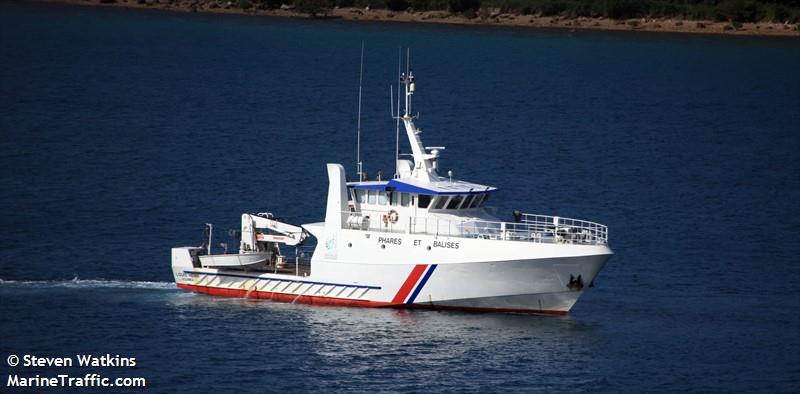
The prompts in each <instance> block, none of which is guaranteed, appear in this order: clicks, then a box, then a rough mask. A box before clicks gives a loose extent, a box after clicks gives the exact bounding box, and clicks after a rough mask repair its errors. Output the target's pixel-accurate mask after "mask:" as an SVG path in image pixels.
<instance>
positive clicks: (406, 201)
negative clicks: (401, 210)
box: [400, 193, 411, 207]
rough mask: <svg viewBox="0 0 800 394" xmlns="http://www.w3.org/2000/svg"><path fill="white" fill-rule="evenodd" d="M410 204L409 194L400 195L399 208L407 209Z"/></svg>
mask: <svg viewBox="0 0 800 394" xmlns="http://www.w3.org/2000/svg"><path fill="white" fill-rule="evenodd" d="M410 204H411V195H410V194H409V193H400V206H401V207H407V206H409V205H410Z"/></svg>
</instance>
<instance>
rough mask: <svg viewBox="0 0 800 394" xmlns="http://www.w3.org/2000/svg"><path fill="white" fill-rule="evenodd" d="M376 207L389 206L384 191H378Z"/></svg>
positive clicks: (387, 197)
mask: <svg viewBox="0 0 800 394" xmlns="http://www.w3.org/2000/svg"><path fill="white" fill-rule="evenodd" d="M378 205H389V195H388V194H387V193H386V192H385V191H381V190H379V191H378Z"/></svg>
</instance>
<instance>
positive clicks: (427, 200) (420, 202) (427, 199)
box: [417, 194, 433, 209]
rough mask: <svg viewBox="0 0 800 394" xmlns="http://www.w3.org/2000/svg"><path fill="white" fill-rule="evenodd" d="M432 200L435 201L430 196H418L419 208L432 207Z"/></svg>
mask: <svg viewBox="0 0 800 394" xmlns="http://www.w3.org/2000/svg"><path fill="white" fill-rule="evenodd" d="M423 196H425V198H424V201H425V205H424V206H423V205H422V204H423ZM431 200H433V196H432V195H430V194H417V208H422V209H426V208H428V207H429V206H430V205H431Z"/></svg>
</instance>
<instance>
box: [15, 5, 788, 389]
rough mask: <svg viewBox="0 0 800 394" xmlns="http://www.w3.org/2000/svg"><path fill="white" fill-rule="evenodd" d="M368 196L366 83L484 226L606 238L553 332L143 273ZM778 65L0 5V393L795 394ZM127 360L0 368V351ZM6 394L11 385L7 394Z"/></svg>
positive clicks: (312, 24)
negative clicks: (233, 237) (490, 191)
mask: <svg viewBox="0 0 800 394" xmlns="http://www.w3.org/2000/svg"><path fill="white" fill-rule="evenodd" d="M362 40H363V41H364V42H365V46H366V59H365V74H364V97H365V101H364V117H363V125H364V127H363V128H364V137H363V140H362V144H363V146H364V150H363V152H362V154H363V156H364V161H365V169H366V171H367V172H369V173H370V174H371V175H373V176H374V175H375V174H376V173H377V171H379V170H380V171H382V174H384V175H390V174H391V173H392V172H393V166H392V159H393V148H394V125H393V123H392V121H391V119H389V110H390V109H389V99H388V96H389V85H391V84H393V83H394V82H395V77H396V70H397V52H398V48H399V47H400V46H411V47H412V51H413V52H412V64H413V69H414V72H415V74H416V75H417V78H418V94H416V95H415V96H414V106H415V111H417V110H418V111H420V112H421V118H420V120H419V122H418V123H419V125H420V126H421V127H422V128H423V129H424V130H425V131H424V134H423V138H424V141H425V142H426V143H427V144H428V145H446V146H447V149H446V150H445V151H444V152H443V159H442V167H443V169H452V170H453V171H454V175H455V177H457V178H461V179H466V180H470V181H474V182H480V183H487V184H491V185H494V186H497V187H499V188H500V189H501V191H500V192H499V193H498V194H497V195H496V196H495V199H494V200H493V203H494V204H495V205H496V206H497V207H498V208H499V212H500V213H501V214H502V215H505V216H507V217H508V218H510V212H511V211H512V210H513V209H522V210H524V211H527V212H532V213H543V214H555V215H560V216H567V217H578V218H585V219H589V220H593V221H598V222H601V223H604V224H607V225H608V226H609V228H610V240H611V246H612V248H613V249H614V251H615V252H616V255H615V256H614V257H613V258H612V259H611V260H610V262H609V263H608V265H607V266H606V268H605V270H604V271H603V272H601V274H600V276H599V278H598V279H597V281H596V286H595V287H594V288H592V289H590V291H589V292H587V294H586V295H585V296H584V297H583V298H582V299H581V300H580V301H579V303H578V304H577V305H576V307H575V308H574V309H573V311H572V313H571V314H570V315H569V316H566V317H537V316H518V315H503V314H469V313H458V312H435V311H396V310H383V309H376V310H370V309H348V308H334V307H310V306H305V305H293V304H276V303H269V302H260V301H252V300H241V299H222V298H213V297H208V296H204V295H198V294H192V293H187V292H183V291H179V290H177V289H175V287H174V286H173V285H172V284H171V280H172V278H171V274H170V270H169V263H170V258H169V248H170V247H172V246H176V245H186V244H199V243H200V242H201V230H202V224H203V223H206V222H212V223H214V224H215V225H216V226H217V228H220V229H227V228H235V227H237V225H238V216H239V214H240V213H242V212H253V211H273V212H275V213H276V214H278V215H280V216H282V217H284V218H287V219H289V220H290V221H292V222H295V223H305V222H310V221H317V220H320V218H321V217H322V216H323V210H324V196H325V190H326V187H327V179H326V173H325V170H324V164H325V163H327V162H339V163H343V164H344V165H345V166H346V168H347V170H348V171H349V172H350V173H353V172H354V171H355V165H354V162H355V142H356V137H355V123H356V110H357V105H358V102H357V89H358V61H359V53H360V44H361V41H362ZM798 70H800V41H798V40H797V39H781V38H755V37H716V36H703V35H692V36H687V35H671V34H647V33H636V34H631V33H604V32H573V33H570V32H567V31H559V30H553V31H549V30H532V29H530V30H529V29H506V28H488V27H487V28H480V27H457V26H430V25H416V24H381V23H368V22H363V23H352V22H350V23H348V22H341V21H330V20H327V21H305V20H290V19H276V18H266V17H244V16H222V15H198V14H184V13H169V12H160V11H153V10H122V9H109V8H90V7H76V6H59V5H49V4H30V3H15V2H2V3H0V185H2V186H1V188H0V208H2V214H0V230H2V231H0V316H1V317H0V356H2V357H0V379H2V381H1V382H0V388H2V389H0V391H10V392H15V391H16V390H17V389H13V388H8V387H6V380H7V376H8V375H9V374H15V373H16V374H20V375H21V376H32V375H34V374H40V375H42V376H55V375H57V374H58V373H64V372H67V373H70V374H73V375H81V376H82V375H83V374H85V373H91V372H96V373H102V374H104V375H111V376H143V377H146V378H147V379H148V386H149V387H148V389H149V390H150V391H154V392H198V391H199V392H207V391H211V390H220V391H222V392H229V391H233V390H237V391H245V392H265V391H269V392H286V391H288V392H297V391H300V392H304V391H312V390H314V391H325V392H329V391H332V392H345V391H346V392H351V391H358V392H363V391H389V392H426V391H449V392H453V391H470V392H475V391H479V392H484V391H491V392H496V391H519V392H532V391H544V392H552V391H567V390H569V391H592V392H595V391H601V392H620V391H623V392H638V391H659V392H673V391H702V392H708V391H715V392H716V391H724V392H754V391H757V392H793V391H795V392H796V391H797V390H798V387H800V340H799V339H798V332H800V314H798V312H800V294H798V291H799V290H800V285H798V283H799V282H800V268H799V267H798V256H800V209H798V201H800V155H798V152H800V135H799V134H798V133H800V126H798V125H800V76H798ZM76 353H93V354H105V353H110V354H112V355H115V354H119V355H121V356H126V357H135V358H136V360H137V366H136V367H135V368H132V369H129V368H117V369H102V368H100V369H98V368H95V369H91V368H89V369H87V368H77V367H73V368H66V369H64V368H39V369H32V368H20V367H16V368H12V367H10V366H8V365H7V362H6V358H7V356H9V355H11V354H14V355H20V356H21V355H24V354H35V355H38V356H49V357H53V356H73V355H74V354H76ZM20 391H21V390H20Z"/></svg>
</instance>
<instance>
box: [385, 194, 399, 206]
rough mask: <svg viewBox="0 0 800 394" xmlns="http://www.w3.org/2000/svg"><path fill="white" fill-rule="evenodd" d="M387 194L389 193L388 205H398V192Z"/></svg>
mask: <svg viewBox="0 0 800 394" xmlns="http://www.w3.org/2000/svg"><path fill="white" fill-rule="evenodd" d="M387 194H388V195H389V205H391V206H393V207H396V206H398V205H400V201H398V200H400V196H398V194H400V193H397V192H387Z"/></svg>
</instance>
